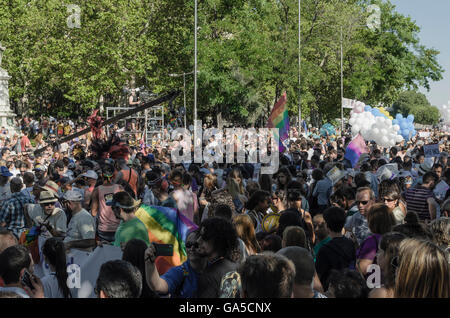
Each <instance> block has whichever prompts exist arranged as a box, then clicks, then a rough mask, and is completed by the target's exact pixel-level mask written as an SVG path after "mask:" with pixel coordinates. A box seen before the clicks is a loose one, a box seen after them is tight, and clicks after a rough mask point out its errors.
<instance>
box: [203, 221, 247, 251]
mask: <svg viewBox="0 0 450 318" xmlns="http://www.w3.org/2000/svg"><path fill="white" fill-rule="evenodd" d="M199 233H202V234H201V237H202V238H203V240H205V241H211V242H212V244H213V246H214V250H216V251H217V252H218V254H219V256H222V257H225V258H228V259H230V260H233V252H234V251H235V250H236V249H238V248H239V246H238V235H237V232H236V229H235V228H234V226H233V224H231V222H230V221H228V220H225V219H223V218H218V217H212V218H208V219H206V220H204V221H203V222H202V223H201V224H200V228H199Z"/></svg>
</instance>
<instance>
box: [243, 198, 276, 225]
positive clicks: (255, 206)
mask: <svg viewBox="0 0 450 318" xmlns="http://www.w3.org/2000/svg"><path fill="white" fill-rule="evenodd" d="M270 201H271V196H270V193H269V192H267V191H262V190H258V191H256V192H255V193H253V195H252V196H251V197H250V199H249V200H248V201H247V202H246V203H245V208H246V210H247V211H246V213H247V215H248V216H249V217H250V219H251V221H252V223H253V227H254V229H255V230H256V232H260V231H262V220H263V218H264V216H265V215H266V212H267V210H268V209H269V205H270V203H271V202H270Z"/></svg>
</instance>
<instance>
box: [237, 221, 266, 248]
mask: <svg viewBox="0 0 450 318" xmlns="http://www.w3.org/2000/svg"><path fill="white" fill-rule="evenodd" d="M233 225H234V227H235V229H236V232H237V235H238V236H239V238H240V239H241V240H242V241H244V243H245V246H247V248H248V249H252V250H253V252H255V253H259V252H260V251H261V247H260V246H259V244H258V241H257V240H256V235H255V228H254V226H253V221H252V219H251V218H250V217H249V216H248V215H247V214H241V215H236V216H235V217H233Z"/></svg>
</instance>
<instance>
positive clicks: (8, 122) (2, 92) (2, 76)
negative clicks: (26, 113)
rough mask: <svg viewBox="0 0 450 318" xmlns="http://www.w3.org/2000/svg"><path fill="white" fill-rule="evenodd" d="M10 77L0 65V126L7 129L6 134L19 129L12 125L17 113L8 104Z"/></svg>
mask: <svg viewBox="0 0 450 318" xmlns="http://www.w3.org/2000/svg"><path fill="white" fill-rule="evenodd" d="M10 78H11V76H9V75H8V72H7V71H6V70H4V69H2V68H1V67H0V127H4V128H5V129H7V130H8V132H9V133H8V135H9V136H12V135H14V133H18V132H19V131H18V129H17V127H15V125H14V117H16V116H17V115H16V114H15V113H14V112H13V111H12V110H11V108H10V106H9V89H8V82H9V80H10Z"/></svg>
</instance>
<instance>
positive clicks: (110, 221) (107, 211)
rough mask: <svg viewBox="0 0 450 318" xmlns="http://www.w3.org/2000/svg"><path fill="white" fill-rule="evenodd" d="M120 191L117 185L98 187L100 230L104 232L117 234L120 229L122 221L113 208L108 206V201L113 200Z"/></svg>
mask: <svg viewBox="0 0 450 318" xmlns="http://www.w3.org/2000/svg"><path fill="white" fill-rule="evenodd" d="M119 191H120V186H119V185H117V184H113V185H111V186H104V185H101V186H99V187H98V229H99V230H100V231H102V232H115V231H116V230H117V228H118V227H119V224H120V220H119V219H117V218H116V216H115V215H114V212H113V210H112V209H111V207H110V206H107V205H106V201H110V200H112V197H113V195H114V193H116V192H119Z"/></svg>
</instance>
